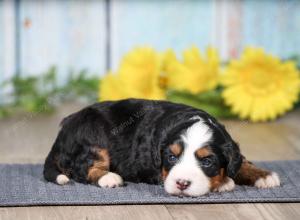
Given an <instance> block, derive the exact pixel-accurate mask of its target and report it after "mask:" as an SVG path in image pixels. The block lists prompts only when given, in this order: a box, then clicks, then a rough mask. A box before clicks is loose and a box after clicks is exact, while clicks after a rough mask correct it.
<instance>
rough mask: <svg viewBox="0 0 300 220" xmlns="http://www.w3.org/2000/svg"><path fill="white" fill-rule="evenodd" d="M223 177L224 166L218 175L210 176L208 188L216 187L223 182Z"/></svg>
mask: <svg viewBox="0 0 300 220" xmlns="http://www.w3.org/2000/svg"><path fill="white" fill-rule="evenodd" d="M225 177H226V176H225V172H224V168H221V169H220V173H219V175H217V176H214V177H211V178H210V190H211V191H213V190H214V189H217V188H218V187H219V186H220V185H221V184H222V183H223V182H224V179H225Z"/></svg>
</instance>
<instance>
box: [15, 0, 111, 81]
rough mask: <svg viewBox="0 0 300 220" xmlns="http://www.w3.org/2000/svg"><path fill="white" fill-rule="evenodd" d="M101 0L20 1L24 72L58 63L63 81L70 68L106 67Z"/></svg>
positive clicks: (91, 69) (95, 70) (101, 71)
mask: <svg viewBox="0 0 300 220" xmlns="http://www.w3.org/2000/svg"><path fill="white" fill-rule="evenodd" d="M104 3H105V2H104V1H61V0H52V1H34V0H25V1H24V0H23V1H21V9H20V13H21V14H20V17H21V22H22V27H21V39H20V40H21V69H22V74H23V75H28V74H40V73H41V72H44V71H45V70H47V69H48V68H49V67H50V66H52V65H55V66H57V67H58V70H59V76H60V77H61V80H62V81H63V80H64V78H65V76H66V75H67V74H68V72H69V70H70V69H73V70H75V71H79V70H81V69H88V71H89V72H91V73H95V74H98V75H100V74H104V73H105V72H106V71H105V30H106V29H105V11H104V10H105V7H104V6H105V5H104Z"/></svg>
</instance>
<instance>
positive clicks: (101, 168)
mask: <svg viewBox="0 0 300 220" xmlns="http://www.w3.org/2000/svg"><path fill="white" fill-rule="evenodd" d="M61 126H62V128H61V130H60V132H59V134H58V137H57V139H56V140H55V143H54V145H53V147H52V149H51V151H50V153H49V155H48V157H47V159H46V162H45V166H44V177H45V179H46V180H48V181H51V182H56V183H58V184H61V185H63V184H66V183H68V182H69V180H70V179H74V180H75V181H78V182H81V183H93V184H97V185H99V186H100V187H109V188H111V187H117V186H122V185H123V180H125V181H131V182H136V183H138V182H145V183H150V184H159V183H164V188H165V190H166V192H167V193H169V194H172V195H185V196H200V195H203V194H205V193H208V192H210V191H219V192H222V191H230V190H233V189H234V186H235V184H245V185H251V186H256V187H260V188H269V187H275V186H279V185H280V180H279V178H278V175H277V174H276V173H274V172H270V171H267V170H262V169H260V168H257V167H256V166H254V165H253V164H252V163H251V162H249V161H247V160H246V159H245V157H243V156H242V155H241V153H240V150H239V147H238V145H237V143H236V142H235V141H234V140H233V139H232V138H231V136H230V135H229V134H228V133H227V131H226V130H225V127H224V126H223V125H221V124H220V123H219V122H217V121H216V119H215V118H213V117H212V116H210V115H209V114H207V113H206V112H204V111H201V110H199V109H195V108H192V107H190V106H186V105H182V104H175V103H171V102H167V101H150V100H140V99H127V100H121V101H107V102H101V103H96V104H94V105H91V106H89V107H86V108H84V109H82V110H81V111H79V112H77V113H74V114H71V115H70V116H68V117H66V118H65V119H64V120H63V121H62V123H61Z"/></svg>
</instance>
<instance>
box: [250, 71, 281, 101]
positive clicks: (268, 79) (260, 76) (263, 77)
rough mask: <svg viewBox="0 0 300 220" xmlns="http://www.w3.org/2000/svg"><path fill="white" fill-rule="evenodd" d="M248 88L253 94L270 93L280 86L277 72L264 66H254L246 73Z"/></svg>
mask: <svg viewBox="0 0 300 220" xmlns="http://www.w3.org/2000/svg"><path fill="white" fill-rule="evenodd" d="M245 75H246V77H245V80H246V82H245V83H246V89H247V91H249V92H250V93H251V94H252V95H253V96H259V95H270V94H272V93H273V92H275V91H276V89H277V88H278V87H279V82H278V80H276V77H275V75H276V73H274V72H272V71H271V70H267V69H263V68H262V67H258V68H252V69H251V70H249V71H247V73H246V74H245Z"/></svg>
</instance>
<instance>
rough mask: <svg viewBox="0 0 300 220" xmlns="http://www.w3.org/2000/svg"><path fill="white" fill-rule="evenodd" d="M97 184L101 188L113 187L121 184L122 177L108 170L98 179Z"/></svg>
mask: <svg viewBox="0 0 300 220" xmlns="http://www.w3.org/2000/svg"><path fill="white" fill-rule="evenodd" d="M98 185H99V186H101V187H103V188H114V187H117V186H122V185H123V179H122V177H121V176H120V175H118V174H116V173H112V172H108V173H107V174H105V175H104V176H102V177H101V178H100V179H99V180H98Z"/></svg>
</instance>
